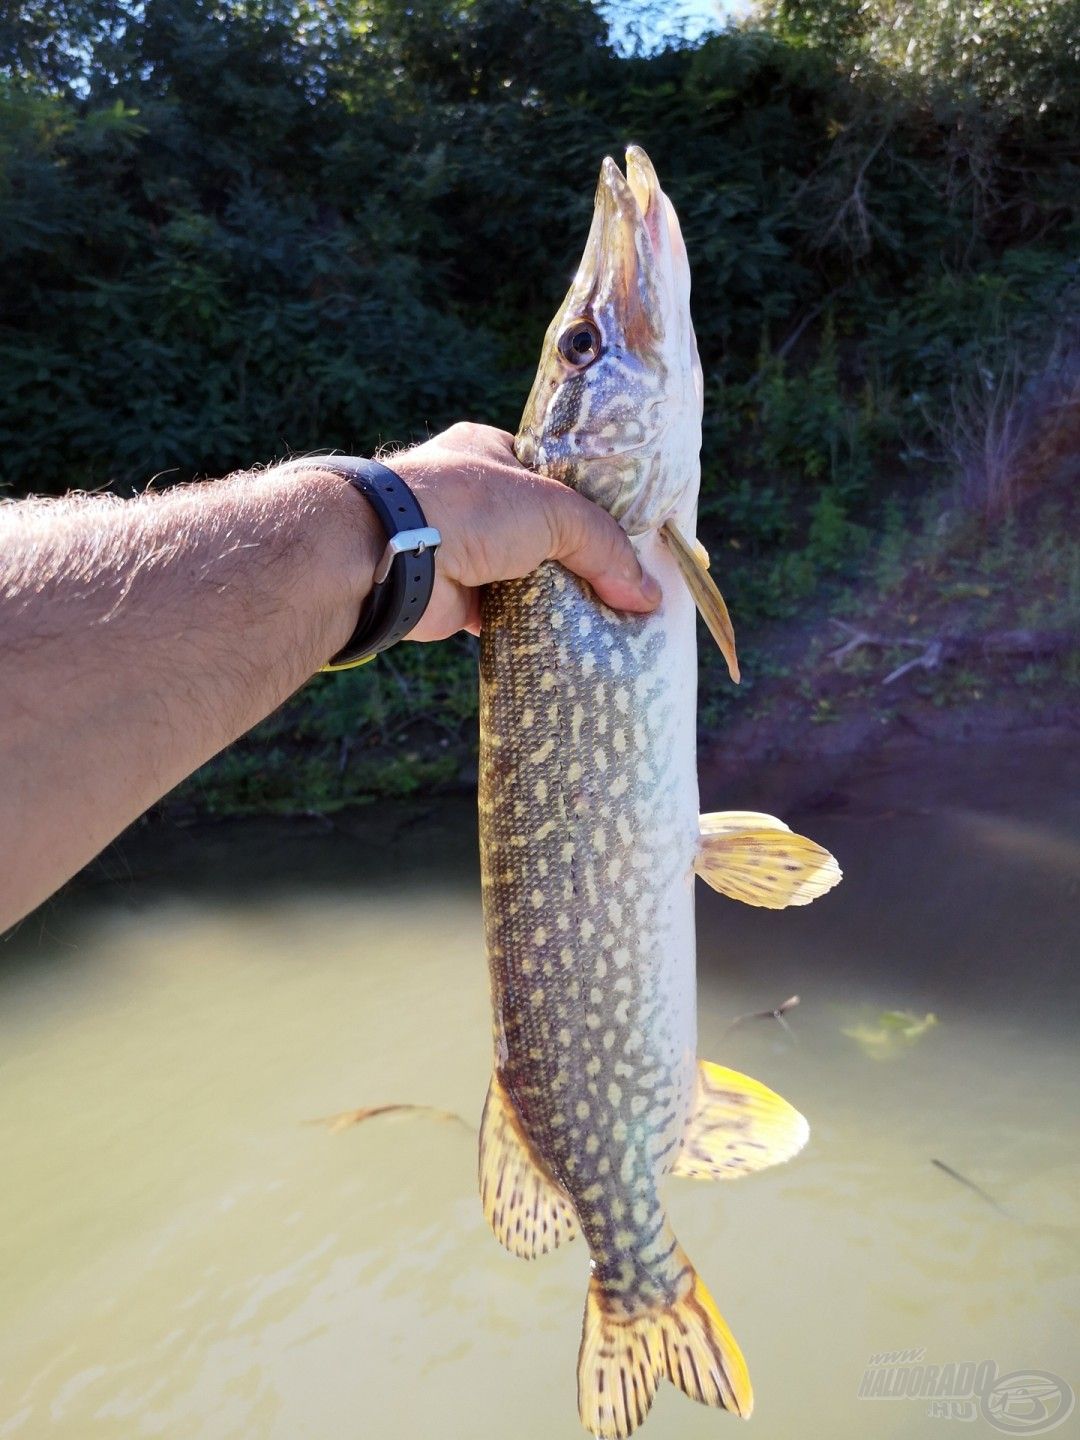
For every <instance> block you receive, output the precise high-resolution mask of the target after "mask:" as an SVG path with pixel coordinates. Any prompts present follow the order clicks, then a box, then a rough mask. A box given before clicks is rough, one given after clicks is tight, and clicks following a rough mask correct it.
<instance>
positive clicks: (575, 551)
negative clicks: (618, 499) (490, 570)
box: [547, 486, 660, 610]
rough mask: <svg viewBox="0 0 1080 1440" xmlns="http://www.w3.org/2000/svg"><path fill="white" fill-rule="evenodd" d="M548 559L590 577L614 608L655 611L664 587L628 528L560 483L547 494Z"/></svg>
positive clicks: (604, 598) (595, 586)
mask: <svg viewBox="0 0 1080 1440" xmlns="http://www.w3.org/2000/svg"><path fill="white" fill-rule="evenodd" d="M547 501H548V505H549V514H548V519H549V524H550V526H551V533H552V545H551V549H550V551H549V552H548V553H549V558H550V559H552V560H558V561H560V562H561V563H562V564H563V565H565V566H566V568H567V569H568V570H572V571H573V572H574V574H575V575H580V576H581V578H582V579H583V580H587V581H588V582H589V584H590V585H591V586H592V587H593V589H594V590H595V591H596V593H597V596H598V597H599V598H600V599H601V600H602V601H603V602H604V604H605V605H610V606H611V607H612V609H614V610H654V609H655V608H656V606H657V605H658V604H659V603H660V586H659V585H658V584H657V583H656V581H655V580H654V579H653V578H652V576H651V575H649V574H647V573H646V572H645V571H644V570H643V569H642V568H641V562H640V561H639V560H638V558H637V554H636V552H635V550H634V547H633V545H631V543H630V541H629V539H628V537H627V535H626V532H625V531H624V530H623V528H622V526H621V525H619V524H618V523H617V522H616V521H615V520H613V519H612V518H611V516H610V515H609V514H608V513H607V511H606V510H601V509H600V507H599V505H594V504H593V502H592V501H591V500H586V499H585V497H584V496H583V495H579V494H577V492H576V491H574V490H566V489H563V488H562V487H561V486H560V487H559V488H557V489H553V490H552V491H551V493H550V495H549V496H548V497H547Z"/></svg>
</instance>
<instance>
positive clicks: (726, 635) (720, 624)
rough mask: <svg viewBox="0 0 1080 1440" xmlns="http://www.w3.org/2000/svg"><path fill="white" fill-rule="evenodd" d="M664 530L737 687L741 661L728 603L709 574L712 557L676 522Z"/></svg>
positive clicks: (666, 526) (667, 525) (688, 587)
mask: <svg viewBox="0 0 1080 1440" xmlns="http://www.w3.org/2000/svg"><path fill="white" fill-rule="evenodd" d="M661 530H662V532H663V534H664V537H665V538H666V540H667V542H668V544H669V545H670V546H671V553H672V554H673V555H674V556H675V559H676V561H677V562H678V565H679V569H680V571H681V572H682V577H683V579H684V580H685V581H686V588H687V589H688V590H689V591H690V594H691V595H692V596H693V597H694V604H695V605H696V606H697V608H698V610H699V611H700V612H701V618H702V619H703V620H704V621H705V624H706V625H707V626H708V627H709V632H710V634H711V635H712V637H713V639H714V640H715V641H716V643H717V645H719V646H720V651H721V653H722V654H723V657H724V659H725V660H726V661H727V667H728V673H729V674H730V676H731V678H732V680H734V682H735V684H736V685H737V684H738V683H739V660H738V656H737V655H736V654H735V631H734V629H733V628H732V624H731V616H730V615H729V614H728V608H727V606H726V605H725V604H724V597H723V596H722V595H721V594H720V591H719V590H718V589H717V588H716V584H715V582H714V581H713V579H712V576H711V575H710V574H709V557H708V555H707V554H706V553H705V551H704V549H703V548H702V546H701V545H699V544H698V543H697V542H696V541H695V542H694V543H693V544H691V543H690V541H689V540H687V539H686V537H685V536H684V535H683V534H682V532H681V531H680V530H679V528H678V526H677V525H675V524H674V522H673V521H671V520H668V521H667V522H666V524H664V525H663V526H661Z"/></svg>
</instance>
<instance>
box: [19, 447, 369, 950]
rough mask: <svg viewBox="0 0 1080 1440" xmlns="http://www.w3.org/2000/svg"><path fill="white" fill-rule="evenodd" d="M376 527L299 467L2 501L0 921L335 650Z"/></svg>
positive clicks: (345, 488)
mask: <svg viewBox="0 0 1080 1440" xmlns="http://www.w3.org/2000/svg"><path fill="white" fill-rule="evenodd" d="M379 536H380V531H379V528H378V525H377V522H375V520H374V517H373V515H372V514H371V512H370V510H369V509H368V507H367V505H366V504H365V502H364V501H363V500H362V499H361V498H360V496H359V495H358V494H357V493H356V491H355V490H354V489H353V488H352V487H351V486H349V485H347V484H346V483H344V482H343V481H342V480H340V479H339V478H337V477H336V476H333V475H330V474H327V473H320V472H315V471H305V470H303V469H297V468H295V467H294V468H293V469H291V470H290V471H287V472H282V471H269V472H266V473H264V474H259V475H247V476H237V477H233V478H230V479H229V480H223V481H216V482H213V483H212V484H209V485H198V486H189V487H182V488H179V489H176V490H172V491H168V492H166V493H164V494H162V495H153V496H149V495H148V496H144V497H140V498H139V499H137V500H133V501H121V500H116V499H114V498H111V497H89V496H81V497H73V498H71V499H67V500H60V501H31V502H11V503H8V504H6V505H3V506H0V667H2V668H0V676H2V680H0V851H2V863H0V929H3V928H4V927H5V926H6V925H8V924H10V923H12V922H13V921H14V920H16V919H18V918H19V917H20V916H21V915H23V914H25V913H26V912H27V911H28V910H29V909H31V908H32V907H33V906H34V905H36V904H37V903H38V902H39V901H40V900H42V899H43V898H44V897H45V896H46V895H47V894H49V893H50V892H51V891H52V890H53V889H55V888H56V886H57V885H59V884H61V883H62V882H63V881H64V880H66V879H67V878H68V877H69V876H71V875H72V874H74V873H75V871H76V870H78V869H79V868H80V866H82V865H83V864H85V863H86V861H87V860H89V859H90V858H91V857H92V856H93V855H95V854H96V853H97V852H98V851H99V850H100V849H101V847H102V846H103V845H105V844H106V843H107V842H108V841H109V840H110V839H111V838H112V837H113V836H115V835H116V834H117V833H118V832H119V831H120V830H121V829H123V827H124V826H125V825H127V824H129V823H130V822H131V821H132V820H133V819H135V817H136V816H138V815H139V814H140V813H141V812H142V811H143V810H145V809H146V808H147V806H148V805H150V804H152V803H153V802H154V801H155V800H156V799H158V798H159V797H160V796H162V795H164V794H165V793H166V792H167V791H168V790H169V789H171V788H172V786H174V785H175V784H176V783H177V782H178V781H179V780H181V779H182V778H183V777H184V776H186V775H188V774H190V773H191V771H192V770H194V769H195V768H196V767H197V766H198V765H200V764H202V763H203V761H205V760H207V759H209V758H210V757H211V756H212V755H214V754H216V752H217V751H218V750H220V749H221V748H222V747H223V746H225V745H227V744H228V743H229V742H230V741H231V740H234V739H235V738H236V737H237V736H238V735H240V734H242V733H243V732H244V731H245V730H247V729H249V728H250V727H251V726H252V725H254V724H255V723H256V722H257V721H259V720H261V719H262V718H263V717H264V716H265V715H267V714H269V713H270V711H271V710H273V709H274V708H275V706H277V705H279V704H280V703H281V702H282V701H283V700H284V699H285V698H286V697H287V696H288V695H289V694H291V693H292V691H294V690H295V689H296V688H297V686H299V685H301V684H302V683H303V682H304V681H305V680H306V679H308V677H309V676H310V675H312V674H313V673H314V672H315V671H316V670H317V669H318V668H319V666H320V665H322V664H323V663H324V662H325V661H326V660H327V659H328V658H329V656H330V655H332V654H333V653H334V652H335V651H336V650H337V649H338V648H340V646H341V645H343V644H344V642H345V641H346V640H347V639H348V636H349V634H350V632H351V629H352V627H353V625H354V623H355V620H356V616H357V613H358V608H359V604H360V601H361V599H362V597H363V595H364V594H365V593H366V590H367V588H368V587H369V585H370V579H371V572H372V569H373V567H374V564H375V561H376V559H377V556H378V549H379V548H380V544H381V542H380V538H379Z"/></svg>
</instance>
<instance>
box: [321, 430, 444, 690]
mask: <svg viewBox="0 0 1080 1440" xmlns="http://www.w3.org/2000/svg"><path fill="white" fill-rule="evenodd" d="M304 463H305V465H307V466H310V467H311V468H313V469H314V468H317V469H319V470H330V471H332V472H333V473H334V474H335V475H340V476H341V477H342V479H343V480H347V481H348V482H349V484H350V485H355V486H356V488H357V490H359V491H360V494H361V495H363V497H364V499H365V500H367V501H368V503H369V504H370V506H371V508H372V509H373V510H374V511H375V514H376V515H377V516H378V517H379V520H380V521H381V523H382V526H383V529H384V530H385V531H386V548H385V550H384V551H383V553H382V558H381V559H380V561H379V563H378V564H377V565H376V567H375V574H374V576H373V577H372V586H371V591H370V593H369V595H368V596H367V598H366V600H365V601H364V604H363V607H362V609H361V611H360V618H359V620H358V621H357V624H356V629H355V630H354V631H353V633H352V635H351V637H350V638H349V640H348V641H347V642H346V643H345V645H344V646H343V647H342V648H341V649H340V650H339V651H338V652H337V654H336V655H334V656H332V657H331V659H330V660H328V661H327V663H326V664H325V665H324V666H323V667H322V668H323V669H324V670H351V669H352V668H353V667H354V666H356V665H365V664H366V663H367V662H368V661H369V660H374V658H375V656H376V655H378V653H379V652H380V650H388V649H389V648H390V646H391V645H396V644H397V642H398V641H399V640H403V639H404V638H405V636H406V635H408V633H409V631H410V630H412V628H413V627H414V626H415V625H416V624H417V623H418V622H419V620H420V617H421V616H422V615H423V613H424V611H425V610H426V609H427V605H428V601H429V600H430V599H431V591H432V588H433V587H434V584H435V552H436V550H438V548H439V546H440V545H441V544H442V536H441V535H440V534H439V532H438V530H436V529H435V527H434V526H432V525H429V524H428V523H427V520H426V519H425V517H424V512H423V510H421V508H420V505H419V502H418V501H417V499H416V496H415V495H414V494H413V493H412V491H411V490H410V489H409V487H408V485H406V484H405V481H404V480H402V478H401V476H400V475H395V474H394V472H393V470H389V469H387V467H386V466H385V465H380V464H379V462H378V461H377V460H362V459H359V458H358V457H356V456H353V455H329V456H321V455H320V456H315V457H314V458H311V459H307V460H305V462H304Z"/></svg>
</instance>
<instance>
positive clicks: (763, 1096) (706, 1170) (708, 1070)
mask: <svg viewBox="0 0 1080 1440" xmlns="http://www.w3.org/2000/svg"><path fill="white" fill-rule="evenodd" d="M809 1134H810V1126H809V1125H808V1124H807V1123H806V1120H805V1118H804V1117H803V1116H802V1115H800V1114H799V1112H798V1110H796V1109H795V1107H794V1106H793V1105H789V1104H788V1102H787V1101H786V1100H784V1099H783V1098H782V1097H781V1096H779V1095H777V1093H776V1092H775V1090H770V1089H769V1087H768V1086H767V1085H762V1083H761V1082H760V1080H751V1079H750V1077H749V1075H740V1074H739V1072H738V1070H728V1069H727V1068H726V1067H725V1066H723V1065H713V1064H712V1063H711V1062H710V1061H708V1060H700V1061H699V1062H698V1093H697V1105H696V1106H695V1109H694V1113H693V1114H692V1115H691V1117H690V1120H689V1122H688V1123H687V1126H686V1134H685V1135H684V1136H683V1142H682V1149H681V1151H680V1152H679V1158H678V1159H677V1160H676V1161H675V1165H674V1167H673V1169H672V1172H671V1173H672V1174H673V1175H682V1176H684V1177H685V1178H686V1179H689V1180H737V1179H738V1178H739V1176H740V1175H750V1174H752V1173H753V1172H754V1171H755V1170H765V1169H767V1168H768V1167H769V1166H770V1165H780V1164H782V1163H783V1161H785V1160H790V1159H791V1157H792V1156H793V1155H797V1154H798V1152H799V1151H800V1150H801V1149H802V1147H803V1146H804V1145H805V1144H806V1141H807V1138H808V1136H809Z"/></svg>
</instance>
